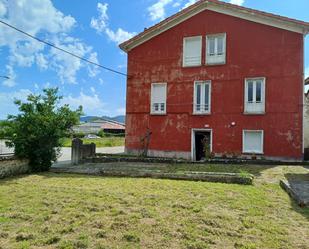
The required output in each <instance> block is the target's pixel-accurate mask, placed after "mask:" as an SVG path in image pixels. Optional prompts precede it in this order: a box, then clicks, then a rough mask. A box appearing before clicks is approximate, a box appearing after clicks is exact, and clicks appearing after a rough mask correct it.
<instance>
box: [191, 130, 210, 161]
mask: <svg viewBox="0 0 309 249" xmlns="http://www.w3.org/2000/svg"><path fill="white" fill-rule="evenodd" d="M200 131H201V132H203V131H204V132H209V133H210V152H212V141H213V140H212V137H213V131H212V129H198V128H192V129H191V160H192V161H196V150H195V133H196V132H200Z"/></svg>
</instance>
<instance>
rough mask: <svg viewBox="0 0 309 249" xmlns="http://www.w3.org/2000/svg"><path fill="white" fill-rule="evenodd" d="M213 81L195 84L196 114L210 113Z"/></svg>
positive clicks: (194, 110) (194, 109) (194, 111)
mask: <svg viewBox="0 0 309 249" xmlns="http://www.w3.org/2000/svg"><path fill="white" fill-rule="evenodd" d="M210 91H211V81H196V82H195V83H194V105H193V106H194V107H193V113H194V114H208V113H210V96H211V93H210Z"/></svg>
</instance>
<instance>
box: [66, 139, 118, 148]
mask: <svg viewBox="0 0 309 249" xmlns="http://www.w3.org/2000/svg"><path fill="white" fill-rule="evenodd" d="M82 140H83V142H84V144H91V143H95V144H96V147H97V148H101V147H115V146H124V137H103V138H98V139H85V138H83V139H82ZM62 144H63V147H71V144H72V139H71V138H63V139H62Z"/></svg>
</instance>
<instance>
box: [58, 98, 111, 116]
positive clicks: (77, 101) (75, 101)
mask: <svg viewBox="0 0 309 249" xmlns="http://www.w3.org/2000/svg"><path fill="white" fill-rule="evenodd" d="M61 103H62V104H68V105H70V107H71V108H74V109H76V108H78V107H79V106H80V105H81V106H83V111H84V113H85V114H86V115H92V114H94V115H101V114H103V113H104V108H105V103H103V102H102V100H101V99H100V98H99V96H98V95H97V94H95V93H92V95H86V94H84V93H83V92H80V94H79V96H76V97H73V96H71V95H70V96H67V97H64V98H63V99H62V101H61Z"/></svg>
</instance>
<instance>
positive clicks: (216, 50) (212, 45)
mask: <svg viewBox="0 0 309 249" xmlns="http://www.w3.org/2000/svg"><path fill="white" fill-rule="evenodd" d="M225 51H226V34H217V35H207V36H206V65H216V64H225V57H226V56H225V54H226V53H225Z"/></svg>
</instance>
